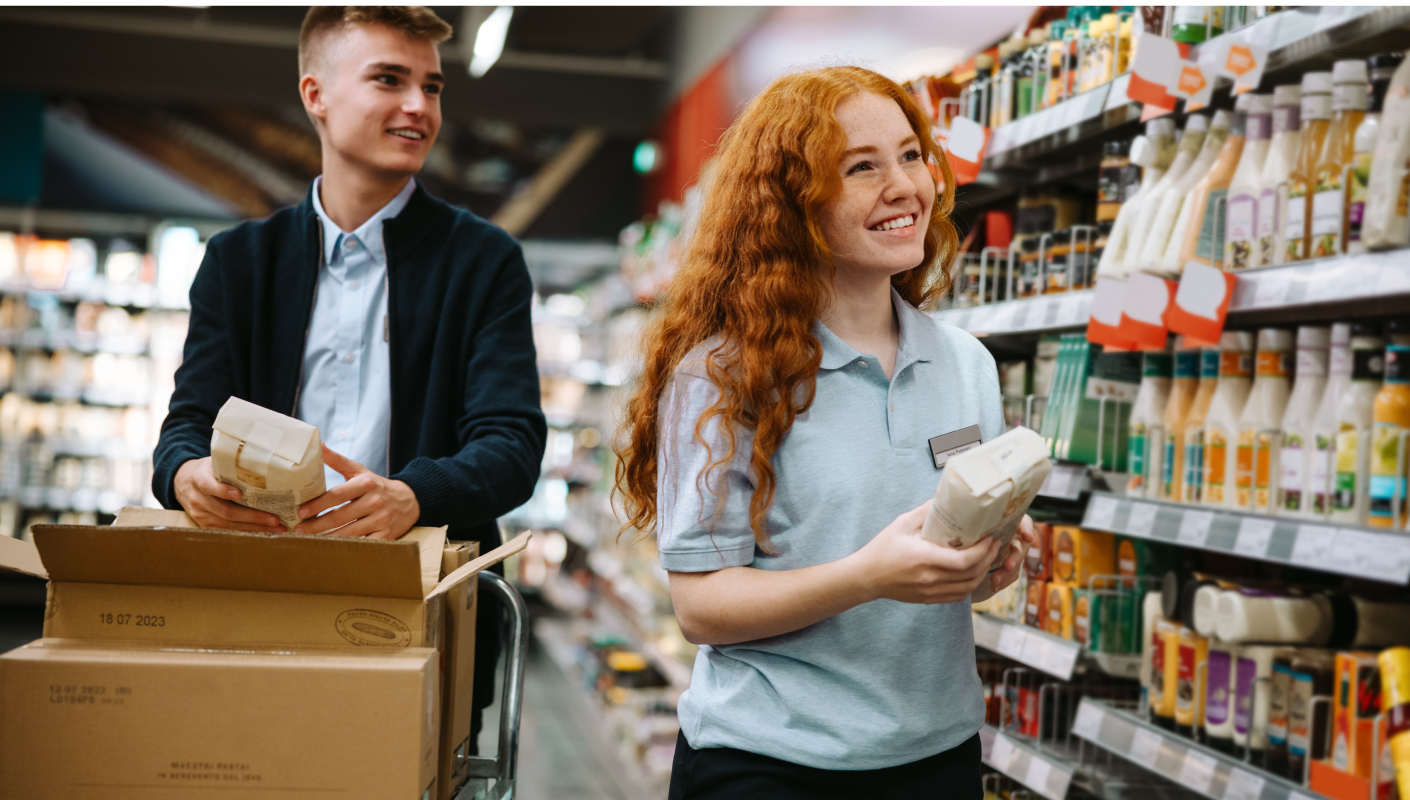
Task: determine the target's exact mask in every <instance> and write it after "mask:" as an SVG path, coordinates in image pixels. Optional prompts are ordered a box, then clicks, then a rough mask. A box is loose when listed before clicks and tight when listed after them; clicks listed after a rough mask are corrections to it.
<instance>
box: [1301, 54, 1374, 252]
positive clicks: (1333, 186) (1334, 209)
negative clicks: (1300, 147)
mask: <svg viewBox="0 0 1410 800" xmlns="http://www.w3.org/2000/svg"><path fill="white" fill-rule="evenodd" d="M1366 80H1367V78H1366V62H1365V61H1362V60H1361V59H1359V58H1358V59H1351V60H1347V61H1338V62H1336V64H1334V65H1333V66H1332V81H1333V83H1334V84H1335V86H1334V88H1333V90H1332V125H1331V127H1330V128H1328V130H1327V139H1326V141H1325V142H1324V143H1323V144H1322V153H1321V156H1320V157H1319V158H1318V160H1317V166H1316V168H1315V170H1314V172H1313V187H1312V191H1313V194H1312V217H1311V228H1312V230H1311V234H1310V237H1311V248H1312V249H1311V255H1312V258H1325V257H1326V256H1333V255H1338V254H1340V253H1342V252H1344V251H1345V249H1346V225H1347V216H1346V212H1347V206H1346V200H1347V181H1346V178H1347V177H1348V176H1347V174H1346V173H1347V171H1348V170H1349V168H1351V167H1354V165H1355V161H1356V129H1357V128H1358V127H1360V125H1361V120H1363V119H1364V118H1365V117H1366V100H1367V97H1366V91H1367V88H1368V87H1367V82H1366Z"/></svg>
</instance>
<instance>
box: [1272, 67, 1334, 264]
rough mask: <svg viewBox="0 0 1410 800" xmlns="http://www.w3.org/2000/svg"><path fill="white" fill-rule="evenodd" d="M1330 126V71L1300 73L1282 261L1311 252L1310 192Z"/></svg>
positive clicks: (1311, 193)
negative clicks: (1297, 133) (1298, 123)
mask: <svg viewBox="0 0 1410 800" xmlns="http://www.w3.org/2000/svg"><path fill="white" fill-rule="evenodd" d="M1331 125H1332V73H1330V72H1309V73H1307V74H1306V75H1303V76H1302V142H1301V144H1300V146H1299V148H1298V151H1297V163H1296V164H1294V165H1293V169H1292V172H1291V173H1290V174H1289V175H1288V204H1287V212H1288V215H1287V220H1286V222H1285V223H1284V226H1283V231H1284V233H1283V235H1284V239H1285V241H1286V246H1287V251H1286V258H1285V259H1284V261H1285V263H1291V262H1293V261H1302V260H1303V259H1306V258H1307V257H1308V255H1309V254H1310V253H1311V252H1312V250H1311V245H1312V230H1311V227H1310V226H1309V225H1308V224H1307V223H1308V222H1309V221H1310V219H1311V217H1312V195H1313V194H1314V190H1315V180H1316V172H1317V163H1318V161H1320V160H1321V157H1322V145H1323V144H1324V143H1325V142H1326V141H1327V131H1328V130H1329V129H1330V128H1331Z"/></svg>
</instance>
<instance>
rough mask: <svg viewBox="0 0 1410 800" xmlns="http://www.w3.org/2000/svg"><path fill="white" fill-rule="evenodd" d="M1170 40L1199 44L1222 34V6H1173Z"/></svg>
mask: <svg viewBox="0 0 1410 800" xmlns="http://www.w3.org/2000/svg"><path fill="white" fill-rule="evenodd" d="M1173 22H1174V24H1173V25H1172V26H1171V28H1170V38H1172V39H1174V40H1175V41H1176V42H1179V43H1180V44H1199V43H1201V42H1204V41H1208V40H1209V39H1213V38H1214V37H1216V36H1218V35H1219V34H1221V33H1223V32H1224V6H1175V17H1174V20H1173Z"/></svg>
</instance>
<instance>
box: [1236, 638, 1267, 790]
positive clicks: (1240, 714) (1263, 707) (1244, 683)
mask: <svg viewBox="0 0 1410 800" xmlns="http://www.w3.org/2000/svg"><path fill="white" fill-rule="evenodd" d="M1238 648H1239V650H1238V667H1237V668H1236V669H1237V674H1236V675H1235V677H1234V747H1235V748H1236V749H1237V748H1247V749H1248V751H1249V760H1250V762H1252V763H1253V765H1254V766H1256V767H1262V766H1264V764H1265V763H1266V758H1267V752H1266V750H1267V747H1268V706H1269V698H1270V695H1271V692H1270V686H1269V684H1270V682H1271V680H1272V676H1273V654H1274V653H1275V652H1276V648H1273V647H1269V646H1267V645H1249V644H1244V645H1239V646H1238Z"/></svg>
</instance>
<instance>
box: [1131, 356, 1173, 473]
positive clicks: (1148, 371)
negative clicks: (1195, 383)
mask: <svg viewBox="0 0 1410 800" xmlns="http://www.w3.org/2000/svg"><path fill="white" fill-rule="evenodd" d="M1170 362H1171V358H1170V353H1167V352H1150V353H1146V354H1145V355H1144V356H1143V358H1142V361H1141V387H1140V388H1139V389H1137V390H1136V399H1135V401H1134V402H1133V403H1132V405H1131V419H1130V422H1129V423H1128V425H1129V429H1128V433H1127V436H1126V470H1127V474H1128V475H1129V477H1128V478H1127V484H1126V493H1127V494H1136V495H1144V496H1146V497H1159V496H1160V475H1161V461H1162V460H1163V459H1162V456H1163V455H1164V449H1163V448H1162V447H1160V446H1158V445H1156V444H1155V442H1156V437H1157V436H1158V435H1159V433H1160V425H1161V419H1162V416H1163V414H1164V411H1165V406H1166V403H1167V401H1168V400H1169V399H1170V366H1171V365H1170Z"/></svg>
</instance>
